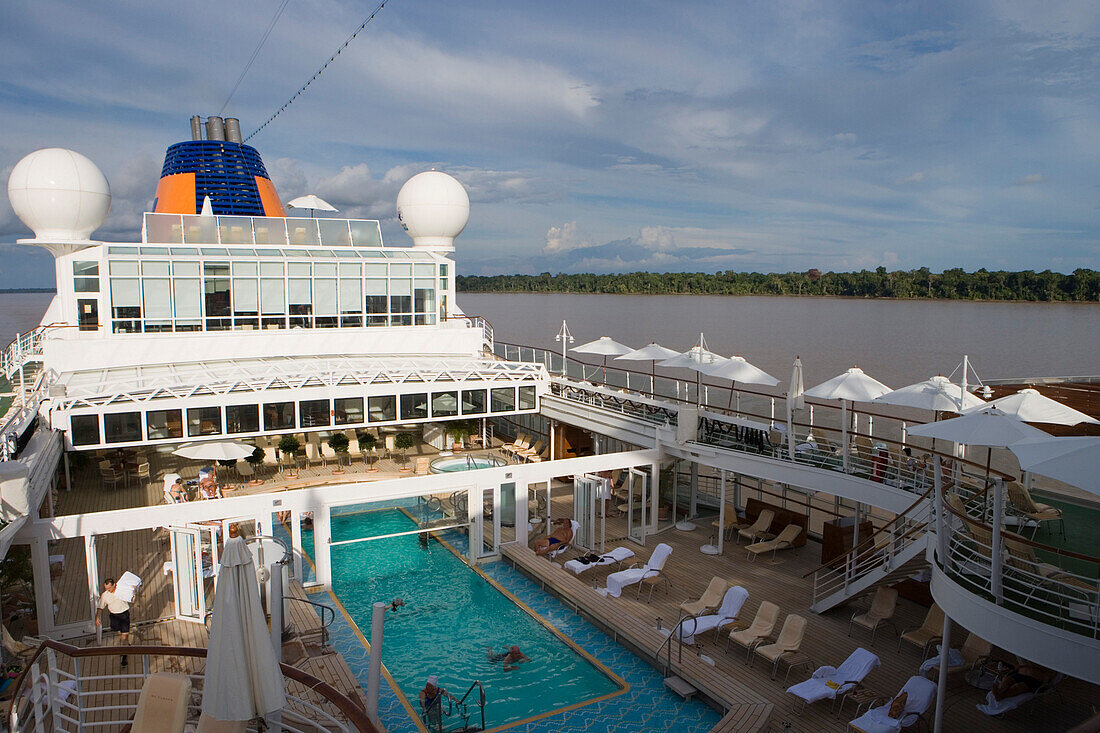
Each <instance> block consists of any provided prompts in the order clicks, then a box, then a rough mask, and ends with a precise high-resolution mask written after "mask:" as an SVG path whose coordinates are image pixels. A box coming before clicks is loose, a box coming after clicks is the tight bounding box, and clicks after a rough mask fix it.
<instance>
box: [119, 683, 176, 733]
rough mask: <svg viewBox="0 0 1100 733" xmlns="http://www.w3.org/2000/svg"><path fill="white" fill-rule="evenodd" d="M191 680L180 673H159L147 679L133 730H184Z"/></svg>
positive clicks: (170, 732)
mask: <svg viewBox="0 0 1100 733" xmlns="http://www.w3.org/2000/svg"><path fill="white" fill-rule="evenodd" d="M190 701H191V680H190V679H188V678H187V677H185V676H183V675H180V674H168V673H166V672H155V673H153V674H151V675H149V676H148V677H146V678H145V684H143V685H142V687H141V694H140V696H139V697H138V702H137V710H136V711H135V712H134V722H133V724H132V725H131V727H130V730H131V731H133V733H153V732H154V731H155V732H156V733H183V726H184V724H186V723H187V705H188V703H189V702H190Z"/></svg>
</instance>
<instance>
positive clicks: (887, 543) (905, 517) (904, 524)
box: [807, 489, 934, 613]
mask: <svg viewBox="0 0 1100 733" xmlns="http://www.w3.org/2000/svg"><path fill="white" fill-rule="evenodd" d="M932 507H933V503H932V491H931V489H930V490H928V491H926V492H925V493H924V495H923V496H921V498H919V499H918V500H917V501H916V502H914V503H913V504H912V505H911V506H910V507H909V508H908V509H906V510H905V511H904V512H902V513H901V514H899V515H898V516H897V517H896V518H894V520H893V521H891V522H890V523H889V524H887V525H886V526H884V527H882V528H880V529H879V530H877V531H876V532H874V533H873V534H872V535H871V536H870V537H868V538H866V539H864V540H862V541H861V542H860V543H859V545H858V546H857V547H855V548H853V549H851V550H849V551H848V553H847V554H845V555H842V556H841V557H838V558H836V559H834V560H832V561H831V562H829V563H827V564H825V565H822V566H821V567H819V568H817V569H816V570H814V571H812V575H813V576H814V590H813V602H812V603H811V604H810V609H811V610H813V611H814V612H815V613H824V612H825V611H828V610H829V609H830V608H835V607H836V606H839V605H840V604H842V603H846V602H848V601H850V600H852V599H853V598H856V597H857V596H860V595H862V594H863V593H866V592H868V591H870V590H872V589H874V588H876V587H877V586H880V585H889V584H891V583H896V582H898V581H901V580H904V579H905V578H908V577H910V576H911V575H913V574H914V573H917V572H919V571H920V570H923V569H924V568H927V567H928V562H927V561H926V559H925V551H926V549H927V547H928V538H929V537H930V536H932V535H931V533H930V532H929V531H928V530H929V529H930V526H929V525H930V523H931V521H932V518H933V516H934V515H933V508H932ZM809 574H811V573H807V575H809Z"/></svg>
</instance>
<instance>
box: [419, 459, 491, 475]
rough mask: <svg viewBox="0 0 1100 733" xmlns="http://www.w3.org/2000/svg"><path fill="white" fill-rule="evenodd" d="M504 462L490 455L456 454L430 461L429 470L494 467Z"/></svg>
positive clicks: (449, 470) (444, 470) (437, 471)
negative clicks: (452, 456)
mask: <svg viewBox="0 0 1100 733" xmlns="http://www.w3.org/2000/svg"><path fill="white" fill-rule="evenodd" d="M504 464H505V461H504V460H502V459H500V458H493V457H491V456H456V457H454V458H436V459H435V460H434V461H432V462H431V465H430V467H429V470H430V471H431V472H432V473H454V472H456V471H477V470H478V469H482V468H496V467H497V466H503V465H504Z"/></svg>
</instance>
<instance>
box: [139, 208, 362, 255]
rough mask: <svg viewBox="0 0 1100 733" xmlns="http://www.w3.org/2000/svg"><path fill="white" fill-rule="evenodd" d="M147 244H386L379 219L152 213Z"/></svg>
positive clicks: (144, 230)
mask: <svg viewBox="0 0 1100 733" xmlns="http://www.w3.org/2000/svg"><path fill="white" fill-rule="evenodd" d="M141 241H142V243H143V244H151V245H157V244H194V245H200V244H206V245H218V244H223V245H224V244H243V245H250V246H255V247H264V246H268V247H381V246H382V230H381V228H380V226H379V224H378V221H377V220H375V219H329V218H322V219H305V218H291V217H280V216H201V215H194V214H153V213H146V214H145V217H144V219H143V221H142V225H141Z"/></svg>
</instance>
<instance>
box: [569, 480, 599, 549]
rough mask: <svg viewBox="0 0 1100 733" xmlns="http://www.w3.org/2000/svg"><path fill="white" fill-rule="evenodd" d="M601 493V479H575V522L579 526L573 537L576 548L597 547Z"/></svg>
mask: <svg viewBox="0 0 1100 733" xmlns="http://www.w3.org/2000/svg"><path fill="white" fill-rule="evenodd" d="M599 493H600V479H598V478H595V477H593V476H577V477H575V478H574V479H573V521H574V522H576V523H577V524H578V525H579V527H578V529H577V532H576V534H574V535H573V545H574V546H575V547H584V548H586V549H593V548H595V547H596V544H597V534H598V532H597V530H596V497H597V495H598V494H599Z"/></svg>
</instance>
